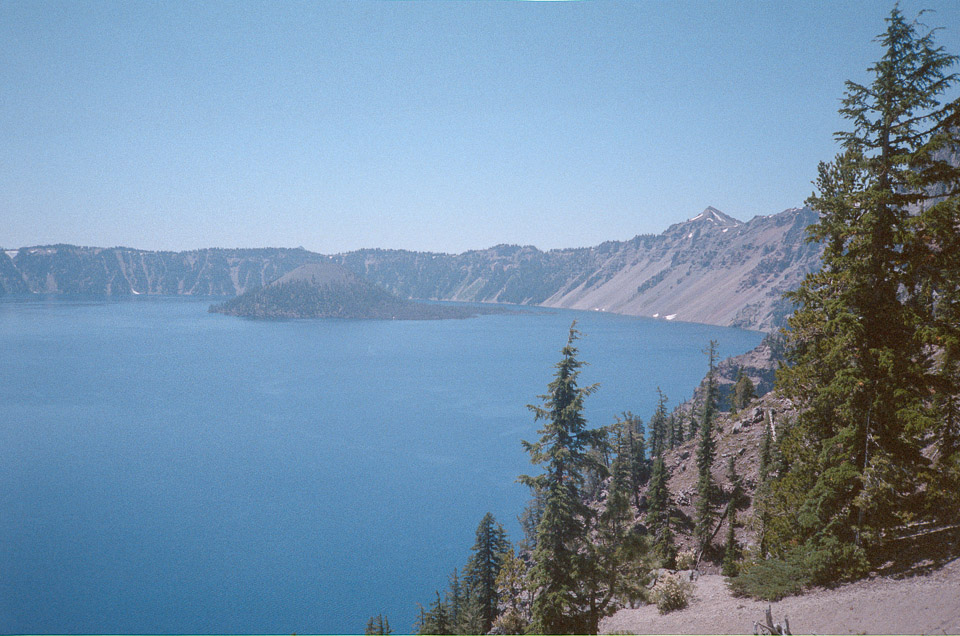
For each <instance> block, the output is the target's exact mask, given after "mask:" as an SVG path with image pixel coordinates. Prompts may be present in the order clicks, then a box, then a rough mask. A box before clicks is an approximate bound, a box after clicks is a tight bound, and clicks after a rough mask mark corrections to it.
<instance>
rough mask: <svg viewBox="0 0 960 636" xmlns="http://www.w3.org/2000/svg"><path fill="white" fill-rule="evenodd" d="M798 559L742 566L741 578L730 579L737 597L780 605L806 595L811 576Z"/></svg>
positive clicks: (758, 562) (756, 562) (744, 564)
mask: <svg viewBox="0 0 960 636" xmlns="http://www.w3.org/2000/svg"><path fill="white" fill-rule="evenodd" d="M802 565H803V564H802V562H800V560H798V559H790V558H788V559H773V558H771V559H766V560H765V561H753V562H748V563H743V564H741V567H740V574H739V576H737V578H735V579H729V581H728V585H729V586H730V591H731V592H733V594H734V596H749V597H751V598H756V599H762V600H764V601H779V600H780V599H782V598H783V597H784V596H793V595H795V594H799V593H800V592H802V591H803V588H804V586H805V585H806V583H807V574H806V572H805V571H804V568H803V566H802Z"/></svg>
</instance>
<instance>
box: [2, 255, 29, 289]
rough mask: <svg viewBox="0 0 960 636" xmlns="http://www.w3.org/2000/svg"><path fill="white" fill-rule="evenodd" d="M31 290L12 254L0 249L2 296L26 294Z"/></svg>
mask: <svg viewBox="0 0 960 636" xmlns="http://www.w3.org/2000/svg"><path fill="white" fill-rule="evenodd" d="M29 291H30V289H29V288H28V287H27V283H26V282H25V281H24V280H23V276H21V274H20V272H19V271H18V270H17V267H16V265H14V264H13V259H11V258H10V255H9V254H8V253H7V252H5V251H2V250H0V296H3V295H4V294H26V293H28V292H29Z"/></svg>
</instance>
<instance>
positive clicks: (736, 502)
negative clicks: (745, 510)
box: [722, 455, 746, 576]
mask: <svg viewBox="0 0 960 636" xmlns="http://www.w3.org/2000/svg"><path fill="white" fill-rule="evenodd" d="M727 481H729V482H730V501H729V503H728V508H727V540H726V543H725V544H724V549H723V565H722V572H723V575H724V576H736V575H737V572H738V570H739V568H738V566H737V562H738V561H739V560H740V546H739V544H737V537H736V528H737V510H738V509H739V508H740V507H741V506H742V505H743V504H744V503H746V502H745V501H744V499H745V494H744V490H743V482H742V480H741V479H740V475H738V474H737V464H736V458H735V457H734V456H733V455H731V456H730V457H729V459H728V461H727Z"/></svg>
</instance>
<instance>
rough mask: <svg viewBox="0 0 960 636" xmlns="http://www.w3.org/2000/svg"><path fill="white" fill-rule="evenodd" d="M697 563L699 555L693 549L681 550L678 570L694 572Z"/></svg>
mask: <svg viewBox="0 0 960 636" xmlns="http://www.w3.org/2000/svg"><path fill="white" fill-rule="evenodd" d="M696 562H697V553H696V552H695V551H694V550H693V548H690V549H688V550H680V552H678V553H677V569H678V570H692V569H693V566H694V564H695V563H696Z"/></svg>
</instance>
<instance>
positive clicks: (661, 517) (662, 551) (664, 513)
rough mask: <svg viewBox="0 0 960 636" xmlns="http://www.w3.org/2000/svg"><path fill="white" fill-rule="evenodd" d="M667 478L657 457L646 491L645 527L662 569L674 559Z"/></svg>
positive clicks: (670, 504) (664, 465)
mask: <svg viewBox="0 0 960 636" xmlns="http://www.w3.org/2000/svg"><path fill="white" fill-rule="evenodd" d="M669 477H670V475H669V474H668V473H667V467H666V464H665V463H664V461H663V457H657V458H656V459H655V460H654V461H653V474H652V475H651V476H650V487H649V488H648V489H647V525H648V526H649V527H650V533H651V534H652V535H653V541H654V544H653V550H654V554H655V555H656V556H657V557H658V558H659V559H660V560H661V562H662V564H663V567H668V568H669V567H672V566H673V562H674V559H675V558H676V546H675V544H674V540H673V530H672V529H671V527H670V525H671V523H670V520H671V512H672V509H673V498H672V497H671V496H670V488H669V485H668V483H667V480H668V479H669Z"/></svg>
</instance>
